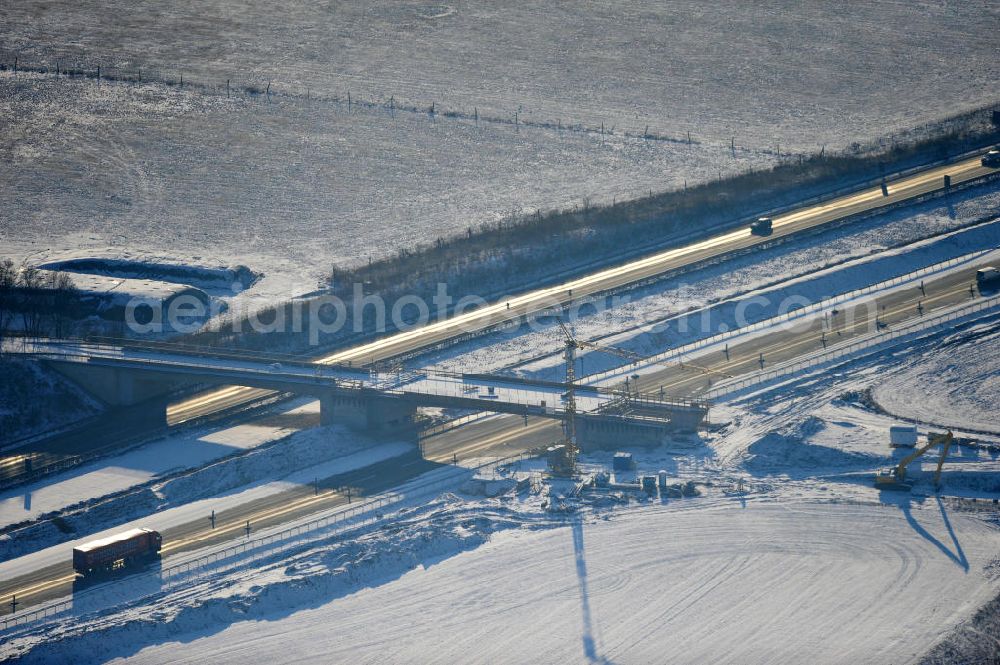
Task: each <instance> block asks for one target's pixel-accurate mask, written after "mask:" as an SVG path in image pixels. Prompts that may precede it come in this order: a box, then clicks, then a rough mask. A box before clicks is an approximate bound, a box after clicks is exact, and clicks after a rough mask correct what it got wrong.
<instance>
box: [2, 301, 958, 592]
mask: <svg viewBox="0 0 1000 665" xmlns="http://www.w3.org/2000/svg"><path fill="white" fill-rule="evenodd" d="M965 291H966V289H965V288H954V289H952V290H949V291H945V292H942V293H938V294H935V295H933V296H929V297H925V298H921V299H920V302H928V303H933V302H937V301H940V300H944V299H946V298H949V297H952V296H955V295H957V294H960V293H964V292H965ZM875 302H876V303H877V299H875ZM913 306H914V301H913V300H908V301H904V302H901V303H899V304H898V305H895V306H893V307H892V309H887V310H886V311H885V312H883V314H885V315H886V316H889V315H893V314H898V313H900V312H904V311H906V310H910V309H912V308H913ZM912 318H915V317H908V318H906V319H903V321H907V320H910V319H912ZM819 320H821V319H819V318H816V319H813V321H814V322H815V321H819ZM868 321H869V320H868V319H863V320H859V321H856V322H855V324H854V325H853V326H852V328H851V329H850V330H851V332H856V331H857V330H858V328H860V327H861V326H863V325H866V324H867V323H868ZM803 334H804V333H803ZM813 343H814V341H813V340H801V341H799V342H795V343H792V344H791V345H789V344H788V343H787V342H786V343H778V344H775V345H772V346H770V347H765V350H770V349H775V348H784V349H795V348H798V347H801V346H804V345H805V344H813ZM796 355H798V354H796ZM792 357H795V356H792ZM748 362H752V358H751V359H747V360H744V361H741V362H738V363H735V366H739V365H743V364H747V363H748ZM733 364H734V363H724V364H723V365H722V366H729V365H733ZM688 380H689V378H687V379H682V380H681V381H680V382H674V383H673V384H669V385H677V384H679V383H683V382H686V381H688ZM510 417H511V418H516V417H518V416H514V415H510ZM551 426H554V421H549V420H540V421H536V422H535V423H532V424H529V425H528V426H526V427H525V426H518V427H510V428H509V429H507V430H505V431H501V432H498V433H495V434H493V435H491V436H490V437H487V438H486V439H473V441H472V444H473V445H468V446H465V447H463V448H460V449H458V450H456V451H455V452H456V453H457V452H459V451H461V452H462V453H463V454H464V455H468V454H469V453H475V452H479V451H481V450H482V449H484V448H488V447H491V446H493V445H495V444H496V443H499V442H503V441H506V440H511V439H517V438H520V437H521V436H523V435H525V434H528V433H534V432H536V431H538V430H540V429H543V428H544V427H551ZM413 464H416V461H414V462H410V463H408V464H406V465H404V466H412V465H413ZM373 477H374V475H369V476H366V477H365V478H362V479H360V480H359V482H361V481H362V480H367V479H369V478H373ZM338 497H339V498H341V499H343V498H346V497H345V496H344V495H343V494H341V493H338V492H335V491H328V492H325V493H323V494H321V495H319V496H310V497H305V498H303V499H301V500H299V501H297V502H294V503H292V504H287V505H285V506H283V507H281V508H276V509H268V510H264V511H259V512H256V513H253V514H251V515H250V516H249V519H250V520H251V523H252V521H254V520H257V521H260V520H261V519H267V518H271V517H278V516H281V515H284V514H287V513H288V512H292V511H294V510H300V509H302V508H305V507H307V506H309V505H312V504H314V503H317V502H318V501H323V500H326V499H328V498H338ZM244 528H245V526H244V525H243V524H240V523H239V522H233V523H231V524H229V525H227V526H226V527H222V528H217V529H214V530H209V531H205V532H202V533H201V534H200V535H198V536H194V537H190V538H186V539H182V540H179V541H172V542H171V543H168V544H167V545H165V546H164V547H163V551H164V552H169V551H172V550H175V549H177V548H179V547H182V546H184V545H189V544H192V543H197V542H201V541H205V540H208V539H209V538H211V537H212V536H218V535H221V534H226V533H230V532H233V531H237V530H243V529H244ZM74 579H76V575H67V576H64V577H60V578H56V579H53V580H49V581H44V582H39V583H36V584H33V585H31V586H28V587H23V588H21V589H19V590H17V591H16V592H14V593H13V594H11V595H19V596H22V597H31V596H34V595H38V594H39V593H42V592H44V591H47V590H50V589H52V588H55V587H58V586H60V585H63V584H65V583H68V582H71V581H73V580H74Z"/></svg>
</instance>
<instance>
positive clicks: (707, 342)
mask: <svg viewBox="0 0 1000 665" xmlns="http://www.w3.org/2000/svg"><path fill="white" fill-rule="evenodd" d="M995 251H997V250H996V248H993V249H986V250H981V251H978V252H972V253H970V254H965V255H962V256H958V257H955V258H952V259H948V260H947V261H941V262H939V263H934V264H932V265H929V266H925V267H923V268H920V269H919V270H914V271H913V272H909V273H906V274H904V275H898V276H896V277H893V278H891V279H887V280H883V281H881V282H876V283H875V284H870V285H868V286H865V287H862V288H860V289H854V290H853V291H847V292H845V293H841V294H838V295H836V296H832V297H830V298H826V299H824V300H821V301H819V302H815V303H813V304H811V305H806V306H804V307H799V308H796V309H793V310H789V311H788V312H785V313H784V314H779V315H778V316H774V317H771V318H768V319H762V320H760V321H757V322H755V323H752V324H749V325H746V326H742V327H740V328H734V329H732V330H729V331H726V332H723V333H718V334H716V335H712V336H711V337H706V338H704V339H700V340H696V341H694V342H691V343H689V344H685V345H684V346H679V347H677V348H675V349H668V350H667V351H663V352H662V353H657V354H654V355H651V356H647V357H645V358H643V359H642V360H640V361H639V362H638V363H637V364H638V365H644V364H647V363H656V362H661V361H672V360H679V359H680V357H681V356H683V355H686V354H689V353H692V352H693V351H697V350H699V349H702V348H704V347H707V346H712V345H714V344H718V343H719V342H724V341H726V340H728V339H732V338H734V337H739V336H742V335H746V334H747V333H751V332H755V331H758V330H763V329H765V328H772V327H774V326H776V325H779V324H781V323H785V322H788V321H792V320H794V319H799V318H802V317H805V316H808V315H810V314H816V313H818V312H822V311H823V310H825V309H829V308H832V307H835V306H836V305H839V304H842V303H844V302H848V301H851V300H854V299H856V298H860V297H863V296H866V295H870V294H872V293H875V292H877V291H884V290H886V289H890V288H893V287H895V286H899V285H900V284H905V283H906V282H912V281H913V280H915V279H918V278H920V277H923V276H926V275H930V274H933V273H936V272H940V271H942V270H946V269H947V268H951V267H954V266H956V265H959V264H962V263H969V262H972V261H975V260H976V259H978V258H981V257H983V256H985V255H987V254H990V253H992V252H995ZM634 366H636V363H628V364H625V365H619V366H618V367H614V368H612V369H607V370H603V371H600V372H595V373H593V374H588V375H587V376H585V377H582V378H583V380H585V381H588V382H594V381H600V380H602V379H604V378H606V377H610V376H615V375H617V374H621V373H622V372H625V371H627V369H628V368H629V367H634Z"/></svg>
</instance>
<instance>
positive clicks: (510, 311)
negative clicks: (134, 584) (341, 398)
mask: <svg viewBox="0 0 1000 665" xmlns="http://www.w3.org/2000/svg"><path fill="white" fill-rule="evenodd" d="M996 171H997V169H993V168H988V167H984V166H982V165H981V163H980V158H979V157H975V158H971V159H966V160H963V161H961V162H955V163H953V164H949V165H946V166H941V167H936V168H932V169H928V170H926V171H922V172H920V173H917V174H915V175H911V176H907V177H904V178H900V179H898V180H895V181H891V182H889V183H888V184H887V188H886V190H885V193H884V192H883V190H882V188H881V187H874V188H870V189H866V190H863V191H859V192H856V193H854V194H849V195H845V196H842V197H839V198H836V199H832V200H830V201H827V202H826V203H822V204H819V205H814V206H808V207H805V208H802V209H800V210H796V211H793V212H789V213H787V214H784V215H780V216H776V217H774V222H773V229H774V230H773V233H772V235H771V236H769V237H767V238H761V237H759V236H755V235H752V234H751V233H750V231H749V229H746V228H744V229H738V230H735V231H730V232H727V233H723V234H720V235H717V236H713V237H710V238H708V239H706V240H702V241H699V242H695V243H692V244H690V245H686V246H684V247H679V248H675V249H670V250H665V251H662V252H658V253H656V254H653V255H650V256H647V257H644V258H641V259H637V260H634V261H630V262H628V263H626V264H624V265H621V266H616V267H612V268H607V269H604V270H600V271H597V272H595V273H592V274H590V275H586V276H583V277H580V278H577V279H573V280H570V281H567V282H565V283H563V284H561V285H558V286H553V287H546V288H542V289H537V290H535V291H529V292H527V293H523V294H520V295H516V296H512V297H509V298H503V299H501V300H499V301H497V302H495V303H493V304H491V305H488V306H485V307H482V308H479V309H476V310H474V311H470V312H465V313H460V314H458V315H456V316H453V317H451V318H449V319H446V320H444V321H437V322H434V323H431V324H428V325H426V326H422V327H420V328H417V329H414V330H410V331H405V332H399V333H395V334H391V335H388V336H386V337H384V338H382V339H379V340H375V341H373V342H369V343H366V344H363V345H360V346H357V347H354V348H351V349H347V350H345V351H338V352H336V353H333V354H329V355H326V356H324V357H321V358H318V359H316V362H320V363H327V364H336V363H347V362H354V363H364V362H373V361H381V360H386V359H389V358H392V357H394V356H397V355H400V354H403V353H410V352H413V351H416V350H418V349H421V348H425V347H427V346H431V345H434V344H437V343H440V342H442V341H445V340H448V339H451V338H453V337H456V336H459V335H463V334H466V333H469V332H473V331H477V330H483V329H486V328H489V327H492V326H495V325H498V324H501V323H503V322H504V321H509V320H517V319H519V318H521V317H524V316H527V315H529V314H533V313H536V312H539V311H542V310H544V309H546V308H549V307H553V306H555V305H563V304H566V303H568V302H571V301H572V300H574V299H580V298H584V297H587V296H590V295H594V294H599V293H604V292H607V291H609V290H612V289H616V288H620V287H623V286H626V285H628V284H631V283H635V282H638V281H642V280H645V279H648V278H650V277H654V276H656V275H660V274H663V273H665V272H669V271H671V270H676V269H678V268H683V267H685V266H690V265H692V264H695V263H698V262H700V261H703V260H706V259H710V258H713V257H718V256H721V255H724V254H727V253H729V252H733V251H738V250H741V249H746V248H749V247H752V246H753V245H755V244H759V243H761V242H767V241H770V240H773V239H774V238H780V237H782V236H786V235H789V234H793V233H796V232H800V231H803V230H806V229H809V228H813V227H817V226H821V225H823V224H827V223H830V222H832V221H836V220H839V219H843V218H844V217H848V216H851V215H855V214H858V213H861V212H865V211H870V210H875V209H877V208H880V207H883V206H887V205H891V204H895V203H899V202H902V201H906V200H908V199H912V198H914V197H917V196H921V195H924V194H927V193H929V192H932V191H936V190H939V189H942V188H943V184H944V176H945V175H946V174H947V175H950V176H951V178H952V184H953V185H958V184H960V183H963V182H966V181H968V180H973V179H976V178H979V177H982V176H984V175H987V174H990V173H994V172H996ZM886 193H887V194H886ZM274 396H275V393H273V392H271V391H267V390H261V389H257V388H247V387H242V386H227V387H221V388H214V389H211V390H208V391H205V392H201V393H198V394H196V395H193V396H191V397H188V398H185V399H183V400H181V401H179V402H177V403H174V404H170V405H169V406H167V424H168V426H176V425H179V424H182V423H186V422H190V421H195V420H201V419H204V418H206V417H211V416H215V417H218V416H220V415H222V414H232V413H233V412H234V411H239V410H241V409H249V408H251V407H252V406H253V405H254V404H257V403H259V402H261V401H265V400H267V399H269V398H271V397H274ZM139 413H140V412H139V411H135V412H134V413H133V412H132V411H131V410H129V409H128V408H125V409H121V410H118V411H116V413H115V415H114V417H113V418H102V419H101V420H100V422H98V423H94V424H92V425H88V426H84V427H83V428H82V429H80V430H74V431H70V432H67V433H65V434H61V435H58V436H56V437H54V438H52V439H45V440H43V441H40V442H38V443H36V444H33V445H29V446H25V447H23V448H19V449H17V450H16V451H15V452H12V453H7V454H4V455H0V481H2V480H4V479H7V478H15V477H17V476H19V475H22V474H23V473H24V471H25V460H26V459H28V458H30V459H31V460H32V463H33V465H34V467H35V468H36V469H37V468H41V467H42V466H44V465H46V464H52V463H59V462H72V461H73V457H74V456H75V455H77V454H81V453H94V452H103V451H108V450H112V449H115V448H122V447H125V446H127V445H130V444H131V443H134V442H135V441H136V440H137V438H141V437H143V436H150V435H155V434H156V433H157V431H158V430H159V429H161V428H160V427H159V426H157V427H155V428H154V429H153V430H152V431H150V429H149V428H148V427H143V426H142V425H141V423H139V422H136V420H137V419H141V416H140V415H138V414H139ZM104 421H112V422H111V424H110V426H108V425H107V424H105V422H104Z"/></svg>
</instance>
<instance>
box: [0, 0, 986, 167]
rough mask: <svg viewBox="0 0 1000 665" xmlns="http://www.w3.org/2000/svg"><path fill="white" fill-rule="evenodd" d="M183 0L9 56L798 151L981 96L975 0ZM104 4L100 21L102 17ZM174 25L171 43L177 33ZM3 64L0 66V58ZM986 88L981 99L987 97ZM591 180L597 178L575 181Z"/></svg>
mask: <svg viewBox="0 0 1000 665" xmlns="http://www.w3.org/2000/svg"><path fill="white" fill-rule="evenodd" d="M272 10H273V7H272V5H271V4H270V3H267V2H264V1H262V0H255V1H253V2H246V3H233V2H230V1H227V0H216V1H215V2H211V3H207V4H206V3H198V2H192V1H191V0H185V1H182V2H178V3H172V4H171V5H170V6H163V5H161V4H159V3H155V2H150V1H148V0H144V1H141V2H134V3H127V4H123V3H121V2H115V1H113V0H111V1H109V0H84V1H82V2H66V1H62V2H56V3H52V4H47V5H45V6H37V5H32V4H22V5H18V6H16V7H11V8H10V9H9V12H8V13H7V20H6V21H5V22H4V25H3V27H2V28H0V41H2V43H3V44H4V47H5V48H6V49H7V50H8V51H9V53H10V54H11V56H12V55H13V54H14V53H18V54H20V56H21V59H22V62H35V61H38V62H46V63H50V64H51V65H52V66H54V65H55V62H56V60H57V59H58V60H61V61H62V62H63V63H64V66H66V65H67V64H69V65H74V66H75V65H77V64H79V65H82V66H93V65H95V64H97V63H98V62H101V63H103V65H104V67H105V69H106V70H112V71H113V70H122V71H123V73H129V74H131V75H133V76H135V75H137V73H138V72H137V70H138V69H139V68H142V69H143V70H144V71H145V73H146V78H147V79H148V78H150V76H152V75H153V74H152V72H158V73H159V74H160V75H162V76H167V77H170V78H171V79H173V80H177V79H178V78H179V76H180V74H182V73H183V74H184V75H185V78H186V79H187V80H188V81H198V82H206V83H211V84H212V85H213V86H214V87H215V89H216V90H218V89H219V87H222V88H223V89H224V86H225V81H226V79H232V80H233V83H234V85H241V84H243V83H245V82H247V81H252V82H253V83H255V84H256V85H258V86H260V88H261V89H263V87H264V85H266V83H267V82H269V81H270V82H271V88H272V91H278V92H289V93H293V94H301V95H303V96H304V95H305V94H306V90H307V89H309V90H310V91H311V94H312V95H313V96H320V95H339V96H346V93H347V91H348V90H353V91H354V97H355V98H356V99H357V98H366V99H367V98H371V97H374V98H376V99H378V100H380V101H382V100H384V101H386V102H388V100H389V99H390V97H393V98H394V99H395V100H396V102H397V103H398V104H400V105H402V104H413V105H417V106H420V107H421V108H429V107H430V105H431V103H432V102H435V103H436V104H437V106H438V113H439V114H441V113H442V112H444V111H446V110H460V111H467V112H469V113H471V112H472V111H473V108H475V107H478V108H479V112H480V115H489V116H501V117H503V118H505V119H509V120H513V116H514V113H515V112H516V111H517V112H519V117H520V118H521V119H525V120H539V121H551V122H553V123H554V122H556V120H557V119H560V118H561V119H562V124H563V125H572V124H574V123H584V124H585V125H587V126H588V127H594V128H596V127H599V126H600V124H601V122H604V123H605V125H606V127H607V128H609V129H610V128H611V127H612V126H615V127H617V132H618V133H621V132H622V131H624V130H629V131H632V132H637V133H640V134H641V133H642V132H643V129H644V127H645V126H646V125H649V127H650V131H654V132H657V133H663V134H668V135H671V136H685V135H686V132H687V131H689V130H690V131H691V132H692V134H694V135H695V136H696V137H697V138H698V139H700V140H710V141H716V142H720V143H726V144H728V142H729V139H730V137H732V136H734V135H735V136H736V137H737V142H738V143H740V144H743V145H750V146H752V147H756V148H760V147H769V148H774V147H776V142H780V143H781V144H782V146H786V145H787V146H788V148H789V149H809V150H811V149H814V148H818V147H819V146H820V145H823V144H827V145H829V146H830V147H835V146H836V147H839V146H842V145H846V144H848V143H850V142H851V141H855V140H858V139H859V138H861V137H868V136H873V135H883V134H888V133H889V132H892V131H894V130H898V129H899V128H901V127H907V126H912V125H916V124H919V123H921V122H923V121H926V120H931V119H935V118H937V117H940V116H941V115H944V114H949V113H952V112H954V111H958V110H961V109H964V108H968V107H971V106H976V105H979V104H982V103H984V102H988V101H994V100H995V99H996V90H995V89H992V86H993V84H994V83H995V82H996V81H997V79H998V78H1000V70H998V66H997V63H996V61H995V58H993V57H992V55H993V50H994V48H995V45H996V44H995V33H994V29H995V26H996V25H997V22H998V20H1000V14H998V10H997V8H996V7H995V6H993V5H992V4H990V3H958V4H953V3H948V4H939V3H931V2H919V3H886V2H883V3H872V4H865V5H859V6H856V7H852V8H851V11H850V12H844V11H842V8H841V7H839V6H835V5H830V4H828V3H824V2H819V1H816V0H813V1H810V2H795V1H792V0H769V1H768V2H757V3H751V4H743V3H728V4H726V5H725V6H719V5H718V4H717V3H712V2H705V0H683V1H681V2H674V3H670V4H668V5H664V4H662V3H657V2H653V1H651V0H629V1H628V2H621V3H615V4H614V5H608V4H606V3H604V2H598V1H596V0H584V1H581V2H574V3H572V4H571V5H566V6H562V7H558V6H551V5H544V6H542V5H538V4H536V3H530V2H524V1H521V0H518V1H515V2H505V3H504V4H503V6H502V7H501V6H497V5H495V4H494V3H490V2H483V1H481V0H480V1H473V2H468V1H465V2H426V1H423V0H417V1H405V0H376V1H374V2H368V3H363V4H352V3H347V4H344V3H339V4H333V5H329V4H327V5H314V4H310V3H301V2H296V3H288V4H286V5H284V6H283V8H282V12H281V14H280V16H277V15H275V14H274V13H273V11H272ZM108 12H111V13H115V14H116V15H117V16H119V18H120V20H119V21H116V22H115V23H114V24H113V25H112V24H109V23H107V22H105V21H104V20H103V19H102V17H103V16H104V15H105V14H106V13H108ZM181 36H183V38H180V37H181ZM7 61H8V63H11V62H12V57H8V58H7ZM991 97H992V99H991ZM591 175H592V176H593V180H594V181H597V180H599V178H597V177H596V175H597V174H596V172H593V171H592V172H591Z"/></svg>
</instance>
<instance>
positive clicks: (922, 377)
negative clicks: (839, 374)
mask: <svg viewBox="0 0 1000 665" xmlns="http://www.w3.org/2000/svg"><path fill="white" fill-rule="evenodd" d="M998 395H1000V332H997V331H996V329H992V330H990V329H987V330H983V331H982V333H981V335H980V336H979V338H978V339H977V340H976V344H975V350H974V351H973V352H971V353H961V354H956V353H955V352H954V344H953V343H950V342H948V341H945V342H942V343H941V344H940V345H938V346H937V347H936V348H935V349H934V350H933V351H931V352H928V353H925V354H922V355H921V356H919V357H915V358H913V359H911V360H910V361H909V362H908V363H907V364H906V367H905V368H904V369H902V370H900V371H899V372H896V373H894V374H893V376H892V378H890V379H889V380H888V381H885V382H884V383H881V384H880V385H879V386H878V387H877V388H876V389H875V390H874V391H873V393H872V397H873V398H874V399H875V401H876V402H878V404H879V406H881V407H882V408H884V409H885V410H886V411H888V412H889V413H891V414H893V415H896V416H899V417H901V418H907V419H912V420H917V421H921V422H927V423H934V424H936V425H938V426H940V427H957V428H967V429H978V430H984V431H987V432H992V433H994V434H997V435H1000V409H998V408H997V396H998Z"/></svg>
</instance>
